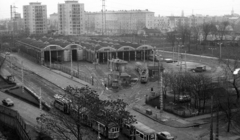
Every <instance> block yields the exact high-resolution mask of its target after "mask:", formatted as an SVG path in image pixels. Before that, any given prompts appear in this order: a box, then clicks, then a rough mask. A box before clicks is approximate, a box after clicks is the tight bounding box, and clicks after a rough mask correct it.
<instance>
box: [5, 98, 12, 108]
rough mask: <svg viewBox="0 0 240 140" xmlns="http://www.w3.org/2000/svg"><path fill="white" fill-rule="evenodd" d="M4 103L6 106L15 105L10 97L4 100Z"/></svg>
mask: <svg viewBox="0 0 240 140" xmlns="http://www.w3.org/2000/svg"><path fill="white" fill-rule="evenodd" d="M2 103H3V105H5V106H14V102H13V101H12V100H11V99H10V98H6V99H4V100H2Z"/></svg>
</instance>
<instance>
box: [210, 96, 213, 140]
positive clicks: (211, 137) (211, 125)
mask: <svg viewBox="0 0 240 140" xmlns="http://www.w3.org/2000/svg"><path fill="white" fill-rule="evenodd" d="M210 140H213V93H212V95H211V124H210Z"/></svg>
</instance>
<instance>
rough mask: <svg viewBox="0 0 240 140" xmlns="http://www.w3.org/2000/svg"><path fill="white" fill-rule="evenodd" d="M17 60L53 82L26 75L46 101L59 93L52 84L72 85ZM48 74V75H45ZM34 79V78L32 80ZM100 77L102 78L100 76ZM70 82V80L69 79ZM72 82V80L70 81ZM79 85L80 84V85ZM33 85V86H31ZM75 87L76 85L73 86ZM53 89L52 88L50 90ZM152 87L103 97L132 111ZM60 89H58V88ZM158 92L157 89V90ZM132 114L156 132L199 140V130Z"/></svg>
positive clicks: (20, 58)
mask: <svg viewBox="0 0 240 140" xmlns="http://www.w3.org/2000/svg"><path fill="white" fill-rule="evenodd" d="M16 58H17V59H18V60H19V61H17V62H18V63H19V62H21V61H24V66H26V67H27V68H28V69H30V70H33V71H35V70H36V69H38V70H37V72H36V73H38V74H39V75H40V74H41V75H43V76H42V77H43V78H45V79H47V80H48V81H51V82H50V83H47V82H46V81H42V80H40V79H41V77H33V76H34V74H26V78H27V77H28V76H29V79H28V80H29V81H32V85H34V86H31V87H35V88H34V89H35V90H38V89H39V88H38V87H39V86H41V87H42V89H43V92H45V93H46V94H44V99H47V98H49V99H51V98H52V96H53V95H54V94H55V93H57V92H59V91H58V90H57V89H55V90H54V89H52V88H53V87H54V86H52V83H55V84H57V85H58V84H61V86H62V87H66V86H68V85H69V84H70V85H71V83H69V82H65V80H66V79H67V78H66V77H63V76H61V75H59V74H56V73H54V72H51V71H50V70H49V69H47V68H44V67H41V66H39V65H38V66H36V67H37V68H35V65H37V64H33V62H31V61H29V60H26V59H24V58H22V57H21V56H18V55H16ZM93 67H94V66H93V65H89V68H90V69H92V68H93ZM48 73H51V74H53V75H54V76H56V77H57V78H58V80H54V79H52V78H51V77H52V76H46V75H49V74H48ZM16 74H17V75H18V76H17V77H19V75H20V73H19V71H18V73H16ZM45 74H46V75H45ZM30 77H32V78H30ZM99 77H100V76H99ZM67 80H69V79H67ZM70 81H71V80H70ZM71 82H73V83H75V82H74V81H71ZM78 84H79V83H78ZM29 85H31V84H29ZM73 85H74V84H73ZM49 87H51V88H49ZM151 87H157V82H155V83H148V84H140V83H136V85H134V86H132V87H129V88H126V89H122V90H120V91H119V92H112V91H105V92H103V96H106V97H107V98H110V99H117V98H122V99H124V101H126V102H127V103H128V104H129V107H130V109H131V107H132V105H134V104H137V103H138V102H140V101H141V102H142V101H144V99H145V95H146V94H147V93H149V91H150V88H151ZM56 88H58V87H56ZM155 90H156V89H155ZM130 112H131V113H132V114H133V115H136V118H137V120H138V121H140V122H142V123H144V124H146V125H148V126H149V127H151V128H153V129H155V130H156V131H164V130H165V131H169V132H171V133H172V134H173V135H174V136H177V140H194V139H197V137H198V135H199V132H198V130H197V131H195V130H193V129H183V128H181V129H180V128H173V127H167V126H165V125H162V124H159V123H156V122H154V121H153V120H151V119H149V118H147V117H145V116H143V115H141V114H139V113H137V112H135V111H133V110H130Z"/></svg>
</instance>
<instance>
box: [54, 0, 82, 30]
mask: <svg viewBox="0 0 240 140" xmlns="http://www.w3.org/2000/svg"><path fill="white" fill-rule="evenodd" d="M58 15H59V16H58V18H59V26H58V31H59V34H63V35H80V34H83V33H84V24H85V23H84V4H81V3H78V1H73V0H71V1H65V3H63V4H58Z"/></svg>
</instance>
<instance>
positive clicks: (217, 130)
mask: <svg viewBox="0 0 240 140" xmlns="http://www.w3.org/2000/svg"><path fill="white" fill-rule="evenodd" d="M216 115H217V118H216V119H217V120H216V137H215V140H219V106H218V108H217V114H216Z"/></svg>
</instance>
